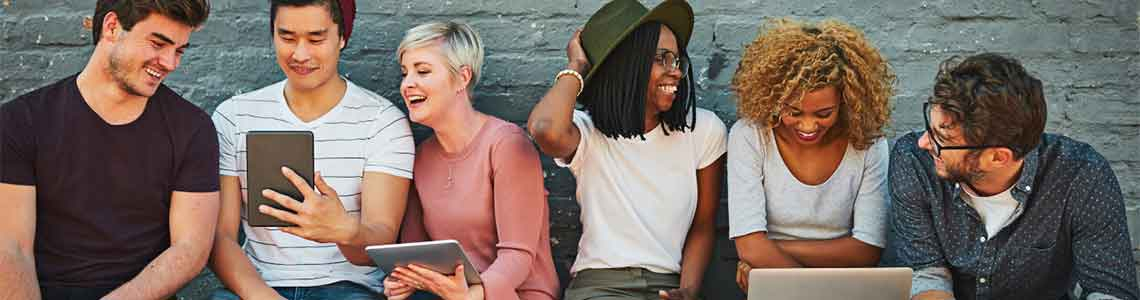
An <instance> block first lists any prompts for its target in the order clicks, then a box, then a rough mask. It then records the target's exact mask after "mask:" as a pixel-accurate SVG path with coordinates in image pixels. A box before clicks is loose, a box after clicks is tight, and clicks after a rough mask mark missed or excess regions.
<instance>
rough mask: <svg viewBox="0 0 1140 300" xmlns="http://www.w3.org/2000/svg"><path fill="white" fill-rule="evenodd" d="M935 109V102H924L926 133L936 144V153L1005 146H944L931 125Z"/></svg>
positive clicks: (940, 154) (923, 111)
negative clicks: (932, 112)
mask: <svg viewBox="0 0 1140 300" xmlns="http://www.w3.org/2000/svg"><path fill="white" fill-rule="evenodd" d="M933 109H934V104H933V103H930V102H926V103H923V104H922V118H923V119H924V120H925V121H926V123H925V124H926V134H928V135H930V144H931V145H933V146H934V155H935V156H942V150H974V149H985V148H993V147H1005V146H1003V145H973V146H969V145H962V146H942V144H939V143H938V135H937V134H935V133H934V130H931V129H932V128H934V127H933V126H930V113H931V111H932V110H933Z"/></svg>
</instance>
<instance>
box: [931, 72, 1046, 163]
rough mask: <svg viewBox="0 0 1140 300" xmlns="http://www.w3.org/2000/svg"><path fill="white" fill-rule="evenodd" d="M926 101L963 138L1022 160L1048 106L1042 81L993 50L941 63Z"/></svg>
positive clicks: (1036, 140) (1037, 136)
mask: <svg viewBox="0 0 1140 300" xmlns="http://www.w3.org/2000/svg"><path fill="white" fill-rule="evenodd" d="M930 103H932V104H935V105H938V107H939V108H941V109H942V110H943V111H945V112H946V113H947V114H948V115H949V116H950V118H951V120H952V121H953V122H955V123H956V124H957V125H958V126H959V127H961V128H962V133H963V135H964V137H965V139H966V142H967V143H970V144H974V145H981V144H984V145H1001V146H1004V147H1007V148H1009V149H1010V150H1012V151H1013V154H1014V158H1015V159H1021V158H1022V157H1024V156H1025V155H1026V154H1028V153H1029V151H1032V150H1033V148H1036V147H1037V144H1038V143H1039V142H1040V140H1041V135H1042V134H1043V133H1044V131H1045V119H1046V117H1047V105H1046V104H1045V96H1044V93H1043V91H1042V85H1041V81H1040V80H1037V78H1034V77H1033V76H1031V75H1029V73H1028V72H1026V71H1025V68H1023V67H1022V66H1021V64H1020V63H1019V62H1018V61H1017V60H1015V59H1013V58H1008V57H1004V56H1001V55H998V54H994V53H983V54H978V55H974V56H970V57H967V58H966V59H964V60H961V59H960V58H959V57H951V58H950V59H947V60H945V61H943V62H942V65H941V67H940V68H939V71H938V76H937V77H936V78H935V83H934V95H933V96H932V97H931V99H930Z"/></svg>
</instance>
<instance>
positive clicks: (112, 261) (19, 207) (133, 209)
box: [0, 0, 218, 299]
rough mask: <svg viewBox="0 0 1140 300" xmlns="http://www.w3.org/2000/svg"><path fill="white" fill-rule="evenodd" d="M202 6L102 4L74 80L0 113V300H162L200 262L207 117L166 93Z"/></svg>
mask: <svg viewBox="0 0 1140 300" xmlns="http://www.w3.org/2000/svg"><path fill="white" fill-rule="evenodd" d="M207 1H208V0H158V1H138V0H99V1H98V2H97V4H96V8H95V16H94V25H95V26H93V30H92V31H93V35H94V43H95V49H94V52H93V53H92V55H91V58H90V60H89V61H88V63H87V65H86V67H85V68H84V69H83V71H82V72H80V73H79V74H78V75H75V76H71V77H68V78H65V79H63V80H60V81H58V82H56V83H54V84H51V85H48V86H46V87H43V88H40V89H38V90H36V91H33V92H31V93H28V94H25V95H22V96H20V97H19V98H16V99H15V100H13V101H11V102H8V103H6V104H4V105H3V106H0V206H2V207H4V209H5V210H6V211H5V213H4V217H2V218H0V298H3V299H36V298H39V297H40V295H39V294H41V293H42V297H43V298H44V299H99V298H103V299H159V298H166V297H170V296H171V295H173V294H174V293H175V292H176V291H177V290H178V289H179V288H180V287H181V286H183V285H184V284H185V283H186V282H188V281H190V280H191V279H193V278H194V276H195V275H197V274H198V273H199V272H200V271H201V270H202V267H203V266H204V265H205V264H206V261H207V259H208V257H209V251H210V246H211V242H212V240H213V234H214V226H215V224H216V220H217V216H218V177H217V174H218V145H217V138H216V132H215V131H214V127H213V125H212V123H211V121H210V118H209V116H208V115H206V113H205V112H203V111H202V110H201V109H199V108H198V107H196V106H194V105H193V104H191V103H190V102H188V101H186V100H185V99H183V98H182V97H180V96H178V95H177V94H175V93H174V92H173V91H171V90H170V89H169V88H167V87H166V86H164V85H163V84H162V80H163V79H165V78H166V76H167V74H169V73H170V72H172V71H174V69H175V68H177V67H178V64H179V61H180V59H181V57H182V52H183V51H184V50H185V49H186V47H187V41H188V40H189V38H190V33H191V32H192V31H193V30H194V29H195V28H197V27H199V26H200V25H201V24H202V23H204V22H205V20H206V18H207V15H208V13H209V4H208V3H207Z"/></svg>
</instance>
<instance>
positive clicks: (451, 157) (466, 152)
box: [432, 115, 498, 162]
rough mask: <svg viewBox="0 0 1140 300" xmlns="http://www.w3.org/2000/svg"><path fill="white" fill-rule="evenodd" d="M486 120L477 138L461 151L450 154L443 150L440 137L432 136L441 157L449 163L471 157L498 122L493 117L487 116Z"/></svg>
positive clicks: (477, 132) (476, 134)
mask: <svg viewBox="0 0 1140 300" xmlns="http://www.w3.org/2000/svg"><path fill="white" fill-rule="evenodd" d="M486 118H487V120H486V121H483V125H482V126H480V127H479V131H476V132H475V136H474V137H472V138H471V141H470V142H467V145H465V146H463V149H460V150H459V151H456V152H451V153H449V152H447V151H445V150H443V144H441V143H440V142H439V136H432V139H433V140H434V142H435V147H436V148H439V156H440V157H441V158H442V159H443V160H445V161H447V162H454V161H458V160H463V159H466V158H467V157H468V156H470V155H471V152H474V149H475V148H476V146H478V144H480V143H481V141H482V140H483V139H484V137H483V136H484V135H487V132H488V131H491V130H490V127H491V126H492V124H491V122H496V121H497V120H498V119H496V118H494V117H491V116H490V115H487V116H486ZM496 123H498V122H496Z"/></svg>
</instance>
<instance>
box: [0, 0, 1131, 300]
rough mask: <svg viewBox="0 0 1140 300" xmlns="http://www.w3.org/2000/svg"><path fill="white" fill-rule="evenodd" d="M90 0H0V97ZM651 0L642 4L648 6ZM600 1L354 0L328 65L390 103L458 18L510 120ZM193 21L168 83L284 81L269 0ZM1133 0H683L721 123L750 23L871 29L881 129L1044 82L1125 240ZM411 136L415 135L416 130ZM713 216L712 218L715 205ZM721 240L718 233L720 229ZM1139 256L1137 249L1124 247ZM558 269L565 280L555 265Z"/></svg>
mask: <svg viewBox="0 0 1140 300" xmlns="http://www.w3.org/2000/svg"><path fill="white" fill-rule="evenodd" d="M94 2H95V1H93V0H0V70H3V71H0V102H4V101H7V100H10V99H12V98H14V97H16V96H18V95H20V94H23V93H25V92H28V91H31V90H32V89H34V88H37V87H40V86H43V85H46V84H48V83H50V82H53V81H55V80H57V79H60V78H62V77H65V76H68V75H71V74H73V73H75V72H78V71H79V70H80V69H81V68H82V67H83V65H84V64H86V61H87V56H88V55H89V53H90V51H91V46H89V43H90V38H91V37H90V32H89V31H88V30H86V29H84V28H83V27H82V22H83V19H84V17H86V16H89V15H90V14H91V13H92V11H93V8H94ZM657 2H659V0H652V1H650V2H649V3H648V4H650V5H652V4H656V3H657ZM603 3H604V1H602V0H547V1H539V0H466V1H463V0H419V1H396V0H358V6H359V11H358V14H359V15H358V21H357V22H358V23H357V29H356V31H355V34H354V37H353V41H352V45H351V47H350V48H349V49H348V50H347V51H346V52H345V53H344V54H343V55H342V62H341V70H342V72H343V73H344V74H345V75H346V76H348V77H349V78H350V79H351V80H353V81H354V82H356V83H357V84H360V85H362V86H364V87H366V88H368V89H371V90H374V91H376V92H378V93H380V94H381V95H384V96H385V97H388V98H389V99H399V97H398V92H397V86H398V80H399V68H398V66H397V65H396V62H395V60H394V58H393V51H394V49H395V48H396V45H397V44H398V42H399V39H400V38H401V36H402V35H403V31H404V30H406V29H408V28H410V27H411V26H413V25H415V24H419V23H423V22H427V21H431V20H447V19H457V20H461V21H465V22H468V23H470V24H472V25H473V26H474V27H475V28H476V29H477V30H478V31H479V32H480V34H482V36H483V38H484V40H485V42H486V44H487V63H486V68H485V77H484V78H485V79H484V80H483V81H482V83H480V85H479V86H478V87H477V88H476V90H477V100H476V106H477V107H478V108H479V109H480V110H482V111H484V112H487V113H490V114H493V115H496V116H499V117H502V118H504V119H507V120H510V121H513V122H517V123H519V124H522V123H524V122H525V121H526V117H527V114H528V113H529V111H530V108H531V107H532V106H533V105H534V103H535V102H536V101H537V100H538V99H539V97H541V95H542V94H543V93H544V92H545V91H546V88H547V87H548V85H549V83H550V79H551V76H552V75H553V74H554V73H556V72H557V71H558V70H560V69H561V68H562V67H563V65H564V63H565V58H564V57H565V55H564V53H563V48H564V47H565V45H566V41H567V39H568V38H569V36H570V34H571V33H572V32H573V30H574V29H575V28H577V27H579V26H581V25H582V24H583V23H584V22H585V20H586V19H587V18H588V17H589V14H590V13H592V12H594V11H595V10H597V9H598V8H599V7H601V5H602V4H603ZM213 6H214V10H213V12H212V14H211V16H210V21H209V22H208V24H207V26H206V27H205V28H204V29H203V30H202V31H200V32H198V33H195V34H194V35H193V36H192V42H193V43H194V44H195V47H194V48H193V49H190V51H188V52H187V54H186V56H185V58H184V59H183V63H182V66H181V67H180V68H179V69H178V70H177V71H176V72H175V73H174V74H173V75H171V77H170V79H169V80H168V81H167V84H168V85H170V86H171V87H172V88H174V89H175V90H176V91H178V92H180V93H181V94H182V95H183V96H184V97H186V98H187V99H190V100H191V101H193V102H194V103H197V104H198V105H200V106H201V107H202V108H204V109H205V110H207V111H213V109H214V107H215V106H216V105H217V104H218V103H219V102H221V101H222V100H224V99H226V98H227V97H229V96H232V95H235V94H238V93H242V92H247V91H251V90H254V89H256V88H258V87H261V86H264V85H267V84H270V83H273V82H276V81H278V80H280V79H282V78H283V75H282V74H281V72H280V71H279V70H278V68H277V65H276V64H275V63H274V60H273V52H272V49H271V43H270V36H269V24H268V4H267V1H264V0H214V1H213ZM1138 6H1140V5H1138V3H1137V0H1103V1H1071V0H1031V1H1021V0H999V1H982V0H958V1H954V0H920V1H913V0H880V1H875V0H848V1H841V0H821V1H804V0H767V1H765V0H697V1H693V7H694V10H695V11H696V14H697V21H696V28H695V33H694V36H693V40H692V42H691V47H690V49H689V52H690V53H692V55H693V63H694V67H695V70H696V75H695V76H696V77H697V84H698V85H699V90H698V97H699V98H700V100H699V104H698V105H699V106H701V107H705V108H708V109H711V110H713V111H715V112H717V114H719V115H720V117H721V118H723V119H724V120H726V121H727V122H729V123H730V124H729V125H731V122H734V121H735V120H736V113H735V104H734V100H733V98H732V95H731V93H730V91H729V88H728V84H729V82H730V80H731V77H732V74H733V72H734V70H735V66H736V64H737V61H738V57H739V53H740V50H741V48H742V46H743V44H745V43H747V42H748V41H750V40H752V39H753V38H754V37H755V35H756V31H757V26H758V25H759V24H760V23H761V22H762V20H764V19H767V18H771V17H779V16H793V17H796V18H801V19H809V20H819V19H824V18H838V19H840V20H843V21H847V22H850V23H852V24H855V25H857V26H859V27H861V28H863V30H865V31H866V33H867V34H868V35H869V36H870V38H871V39H872V40H873V42H874V43H875V44H876V45H877V46H878V47H879V48H880V49H881V50H882V52H883V53H884V54H885V55H886V56H887V57H888V58H889V60H890V61H891V63H892V65H893V66H894V68H895V70H896V72H897V73H898V74H899V82H898V85H897V87H898V96H896V97H895V98H894V99H893V100H894V104H893V105H894V115H893V116H894V120H893V123H892V125H891V129H890V131H891V132H892V134H891V136H892V137H893V136H897V135H898V134H901V133H905V132H909V131H912V130H918V129H919V128H920V127H921V122H922V117H921V114H920V112H919V110H920V109H921V108H920V107H921V103H922V102H923V101H924V100H925V98H926V95H928V94H929V91H930V87H931V82H932V79H933V76H934V72H935V70H936V67H937V64H938V62H940V61H942V60H943V59H945V58H947V57H950V56H952V55H968V54H972V53H976V52H979V51H994V52H1001V53H1006V54H1009V55H1011V56H1013V57H1016V58H1018V59H1020V60H1021V61H1022V62H1023V63H1024V64H1025V65H1026V66H1027V68H1028V69H1029V70H1030V71H1031V72H1032V73H1034V74H1036V75H1037V76H1038V77H1039V78H1041V79H1042V80H1043V81H1045V89H1046V97H1047V101H1048V102H1049V106H1050V107H1049V123H1048V127H1047V130H1048V131H1051V132H1057V133H1063V134H1066V135H1069V136H1072V137H1075V138H1077V139H1080V140H1083V141H1086V142H1088V143H1090V144H1092V145H1093V146H1094V147H1095V148H1096V149H1097V150H1098V151H1100V152H1101V153H1102V154H1104V156H1105V157H1107V158H1108V159H1109V160H1110V161H1111V162H1112V166H1113V169H1114V170H1115V171H1116V174H1117V177H1118V178H1119V180H1120V183H1121V187H1122V188H1123V190H1124V194H1125V200H1126V202H1127V207H1128V212H1127V213H1128V216H1129V223H1130V228H1131V232H1132V236H1133V241H1134V242H1133V244H1134V245H1138V244H1140V150H1137V149H1140V95H1138V93H1137V91H1138V90H1140V34H1138V32H1137V27H1138V23H1140V18H1137V12H1138ZM416 132H417V136H418V137H419V138H421V139H422V138H423V137H424V136H425V135H426V134H427V130H425V129H424V128H417V129H416ZM543 162H544V168H545V170H546V172H545V173H546V176H547V178H546V184H547V188H548V189H549V190H550V192H551V197H550V204H551V208H552V213H551V222H552V227H551V230H552V231H553V232H552V234H551V243H552V245H553V246H554V251H555V259H556V263H557V265H558V266H559V267H560V268H562V269H565V268H568V267H569V265H570V263H571V262H572V261H573V257H574V253H575V249H576V245H577V241H578V235H579V232H580V223H579V222H578V220H577V211H578V209H577V204H576V203H575V202H574V200H573V194H574V179H573V177H572V176H571V175H570V173H569V172H568V171H566V170H564V169H558V168H556V167H555V166H554V165H553V163H552V162H551V161H550V159H549V158H544V159H543ZM723 209H724V208H723V207H722V210H721V213H720V216H719V217H720V219H721V222H720V224H721V225H724V224H726V222H725V221H724V218H726V215H725V212H724V210H723ZM720 233H721V235H722V236H723V235H724V234H725V231H724V228H721V231H720ZM730 246H731V243H729V242H728V241H727V240H726V239H723V238H722V240H721V241H720V242H719V243H718V251H719V252H720V253H718V255H717V257H716V258H715V259H716V261H717V264H715V265H714V266H713V268H712V270H710V274H709V276H711V277H710V278H709V280H708V281H709V285H708V287H707V288H706V291H707V293H706V298H709V299H725V298H734V297H735V296H734V295H736V294H735V291H734V290H733V288H732V286H733V285H732V283H731V273H730V272H729V271H727V270H731V267H732V263H733V260H734V259H735V258H734V257H735V254H734V253H733V251H734V250H732V249H731V247H730ZM1138 256H1140V254H1138ZM563 275H564V274H563ZM202 277H203V278H202V279H201V280H196V281H195V282H193V283H192V284H191V285H190V286H189V287H187V289H185V290H184V291H183V292H182V293H180V297H181V298H185V299H201V298H202V296H203V295H204V294H203V293H204V292H205V291H206V290H208V289H210V288H212V287H213V286H216V284H217V283H216V281H215V280H212V278H211V276H210V275H209V274H208V273H204V275H203V276H202Z"/></svg>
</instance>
